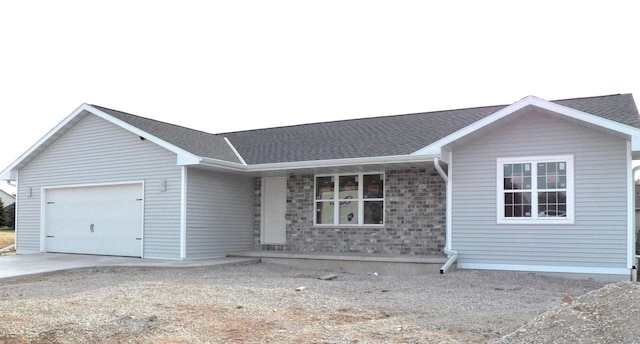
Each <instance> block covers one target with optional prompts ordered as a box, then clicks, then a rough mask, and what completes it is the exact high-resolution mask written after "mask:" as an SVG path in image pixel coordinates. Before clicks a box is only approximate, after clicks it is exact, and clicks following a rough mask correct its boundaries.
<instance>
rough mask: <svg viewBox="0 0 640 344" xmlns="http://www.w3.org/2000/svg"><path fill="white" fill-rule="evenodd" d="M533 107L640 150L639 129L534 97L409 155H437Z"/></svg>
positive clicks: (512, 105)
mask: <svg viewBox="0 0 640 344" xmlns="http://www.w3.org/2000/svg"><path fill="white" fill-rule="evenodd" d="M529 105H531V106H535V107H538V108H541V109H545V110H548V111H551V112H555V113H558V114H561V115H564V116H567V117H570V118H573V119H577V120H579V121H582V122H585V123H590V124H592V125H595V126H599V127H602V128H606V129H609V130H611V131H615V132H619V133H622V134H625V135H628V136H630V137H631V140H632V150H633V151H638V150H639V149H640V141H639V140H640V129H638V128H634V127H632V126H629V125H626V124H622V123H619V122H616V121H613V120H610V119H606V118H603V117H600V116H596V115H592V114H589V113H586V112H583V111H580V110H576V109H573V108H570V107H567V106H564V105H560V104H556V103H553V102H550V101H547V100H544V99H540V98H538V97H534V96H528V97H526V98H524V99H522V100H520V101H518V102H516V103H513V104H511V105H509V106H507V107H505V108H503V109H501V110H498V111H496V112H495V113H493V114H491V115H489V116H487V117H485V118H483V119H481V120H479V121H477V122H475V123H473V124H471V125H468V126H466V127H464V128H462V129H460V130H458V131H456V132H454V133H453V134H450V135H448V136H446V137H443V138H442V139H440V140H438V141H436V142H434V143H432V144H430V145H428V146H426V147H424V148H422V149H419V150H417V151H415V152H413V153H411V155H423V154H432V155H433V154H439V153H440V151H441V149H442V147H444V146H446V145H447V144H450V143H452V142H454V141H456V140H458V139H460V138H462V137H464V136H466V135H469V134H471V133H473V132H475V131H477V130H479V129H481V128H484V127H485V126H487V125H489V124H491V123H493V122H495V121H498V120H500V119H502V118H503V117H506V116H508V115H510V114H512V113H514V112H516V111H518V110H520V109H522V108H524V107H526V106H529Z"/></svg>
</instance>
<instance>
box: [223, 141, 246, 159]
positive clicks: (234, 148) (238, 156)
mask: <svg viewBox="0 0 640 344" xmlns="http://www.w3.org/2000/svg"><path fill="white" fill-rule="evenodd" d="M224 141H225V142H226V143H227V144H228V145H229V147H230V148H231V150H232V151H233V153H234V154H235V155H236V157H237V158H238V160H240V163H241V164H243V165H245V166H247V163H246V162H245V161H244V159H243V158H242V155H240V153H238V150H237V149H236V147H235V146H234V145H233V143H231V141H229V139H228V138H227V137H226V136H225V137H224Z"/></svg>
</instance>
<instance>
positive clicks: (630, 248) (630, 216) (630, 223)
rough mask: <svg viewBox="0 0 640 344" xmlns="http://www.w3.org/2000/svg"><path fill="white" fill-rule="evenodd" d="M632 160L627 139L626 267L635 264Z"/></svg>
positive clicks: (629, 143)
mask: <svg viewBox="0 0 640 344" xmlns="http://www.w3.org/2000/svg"><path fill="white" fill-rule="evenodd" d="M633 177H634V169H633V160H632V158H631V142H629V141H627V268H629V269H631V268H632V267H633V266H634V265H636V264H635V253H636V247H635V246H636V245H635V237H636V235H635V234H636V233H635V229H636V223H635V220H636V216H635V213H636V210H635V206H634V205H635V194H636V193H635V180H634V178H633Z"/></svg>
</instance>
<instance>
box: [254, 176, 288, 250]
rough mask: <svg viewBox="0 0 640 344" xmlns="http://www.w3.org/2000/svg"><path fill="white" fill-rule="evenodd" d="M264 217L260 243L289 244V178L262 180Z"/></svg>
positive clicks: (261, 225) (261, 224)
mask: <svg viewBox="0 0 640 344" xmlns="http://www.w3.org/2000/svg"><path fill="white" fill-rule="evenodd" d="M261 201H262V212H261V214H262V216H261V220H262V221H261V223H260V230H261V231H260V232H261V235H260V237H261V238H260V239H261V240H260V242H261V243H262V244H267V245H276V244H286V243H287V222H286V219H285V216H286V211H287V178H286V177H283V178H262V200H261Z"/></svg>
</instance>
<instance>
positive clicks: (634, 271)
mask: <svg viewBox="0 0 640 344" xmlns="http://www.w3.org/2000/svg"><path fill="white" fill-rule="evenodd" d="M638 170H640V166H636V167H634V168H632V169H631V179H632V184H633V212H634V214H633V231H634V233H635V232H636V226H637V224H636V216H635V212H636V207H637V206H638V205H637V204H636V172H638ZM635 236H636V235H634V237H635ZM636 240H638V239H637V238H636ZM633 250H634V251H635V247H633ZM633 257H634V259H633V263H632V264H631V281H633V282H637V281H638V275H637V273H638V267H637V266H636V263H637V262H638V259H640V255H636V254H634V255H633Z"/></svg>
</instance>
